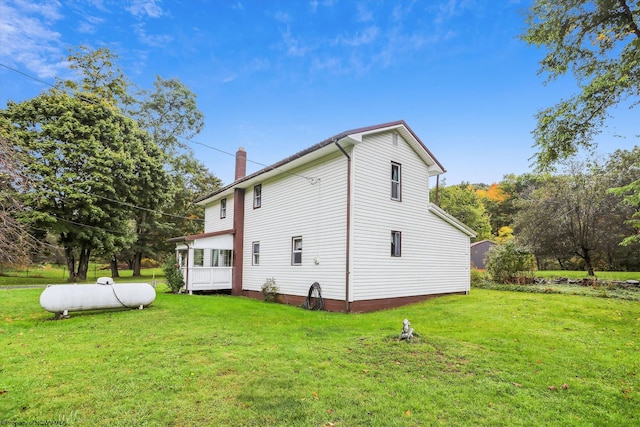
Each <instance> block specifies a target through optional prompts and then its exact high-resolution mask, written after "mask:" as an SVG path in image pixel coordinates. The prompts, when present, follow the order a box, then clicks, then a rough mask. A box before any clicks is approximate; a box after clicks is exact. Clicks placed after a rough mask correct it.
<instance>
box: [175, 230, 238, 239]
mask: <svg viewBox="0 0 640 427" xmlns="http://www.w3.org/2000/svg"><path fill="white" fill-rule="evenodd" d="M235 233H236V230H235V229H233V228H232V229H230V230H222V231H212V232H210V233H200V234H192V235H189V236H180V237H172V238H171V239H168V240H167V242H169V243H185V242H193V241H194V240H198V239H205V238H207V237H214V236H222V235H225V234H235Z"/></svg>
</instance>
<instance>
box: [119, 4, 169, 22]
mask: <svg viewBox="0 0 640 427" xmlns="http://www.w3.org/2000/svg"><path fill="white" fill-rule="evenodd" d="M125 9H126V10H128V11H129V12H130V13H131V14H132V15H133V16H135V17H136V18H144V17H146V16H148V17H149V18H159V17H161V16H162V15H164V14H165V13H164V11H163V10H162V7H160V5H159V4H156V0H133V1H132V2H131V6H129V7H127V8H125Z"/></svg>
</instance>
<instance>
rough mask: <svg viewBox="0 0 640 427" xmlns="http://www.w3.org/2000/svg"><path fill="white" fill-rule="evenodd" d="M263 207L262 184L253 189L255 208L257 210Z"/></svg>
mask: <svg viewBox="0 0 640 427" xmlns="http://www.w3.org/2000/svg"><path fill="white" fill-rule="evenodd" d="M260 206H262V184H258V185H256V186H255V187H253V208H254V209H257V208H259V207H260Z"/></svg>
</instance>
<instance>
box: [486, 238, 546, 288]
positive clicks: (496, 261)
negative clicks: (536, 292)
mask: <svg viewBox="0 0 640 427" xmlns="http://www.w3.org/2000/svg"><path fill="white" fill-rule="evenodd" d="M486 265H487V272H488V273H489V275H490V276H491V279H492V280H493V281H494V282H497V283H515V284H521V285H523V284H527V283H532V282H533V279H534V274H533V270H534V269H535V259H534V257H533V254H531V252H529V251H528V250H527V249H526V248H523V247H521V246H518V245H517V244H516V243H515V242H514V241H513V240H510V241H508V242H505V243H503V244H500V245H496V246H494V247H492V248H491V249H489V251H488V252H487V256H486Z"/></svg>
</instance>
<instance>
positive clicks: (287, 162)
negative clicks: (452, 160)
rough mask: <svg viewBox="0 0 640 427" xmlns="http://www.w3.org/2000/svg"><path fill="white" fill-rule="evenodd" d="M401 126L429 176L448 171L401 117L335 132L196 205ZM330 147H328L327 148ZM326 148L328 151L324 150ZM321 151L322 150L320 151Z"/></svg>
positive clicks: (210, 195)
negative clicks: (341, 143)
mask: <svg viewBox="0 0 640 427" xmlns="http://www.w3.org/2000/svg"><path fill="white" fill-rule="evenodd" d="M394 129H398V130H399V132H401V134H402V136H403V137H404V138H405V139H409V141H410V143H411V144H412V145H414V150H415V151H416V153H418V155H419V156H420V157H421V158H422V159H423V160H424V161H425V163H426V164H427V166H428V170H429V176H435V175H440V174H442V173H444V172H446V170H445V169H444V167H442V165H441V164H440V162H439V161H438V160H437V159H436V158H435V157H434V156H433V154H432V153H431V152H430V151H429V149H428V148H427V147H426V146H425V145H424V143H423V142H422V141H421V140H420V138H418V136H417V135H416V134H415V133H414V132H413V130H411V128H409V126H407V124H406V123H405V121H404V120H398V121H395V122H389V123H382V124H379V125H374V126H367V127H363V128H358V129H352V130H348V131H345V132H342V133H339V134H337V135H334V136H332V137H330V138H327V139H326V140H324V141H322V142H319V143H318V144H316V145H313V146H311V147H309V148H307V149H305V150H302V151H300V152H298V153H296V154H293V155H292V156H289V157H287V158H286V159H283V160H281V161H279V162H277V163H274V164H273V165H271V166H267V167H265V168H263V169H261V170H259V171H257V172H255V173H253V174H250V175H247V176H246V177H244V178H240V179H238V180H236V181H235V182H232V183H231V184H229V185H227V186H225V187H223V188H221V189H219V190H216V191H214V192H213V193H210V194H208V195H206V196H203V197H201V198H199V199H196V200H195V204H197V205H202V206H204V205H207V204H209V203H211V202H213V201H215V200H218V199H220V198H223V197H226V196H228V195H229V194H232V193H233V189H234V188H236V187H240V188H248V187H250V186H251V185H252V184H254V183H256V182H261V181H264V180H265V179H268V178H270V177H272V176H274V175H277V174H279V173H283V172H287V171H290V170H291V169H293V168H296V167H298V166H300V165H301V164H304V163H306V162H309V161H311V160H315V159H316V158H318V157H321V156H323V155H326V154H328V153H330V152H331V151H333V150H336V149H337V147H335V144H334V143H335V142H338V141H343V140H345V139H350V140H351V141H353V142H354V143H358V142H362V139H363V137H364V136H365V135H369V134H374V133H380V132H385V131H389V130H394ZM327 147H328V148H327ZM324 148H326V150H322V149H324ZM319 150H322V151H320V152H319V153H317V152H318V151H319ZM311 153H316V155H315V156H309V155H310V154H311Z"/></svg>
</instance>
